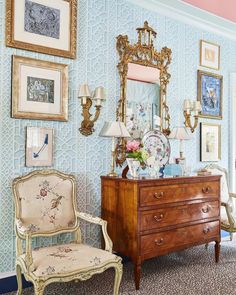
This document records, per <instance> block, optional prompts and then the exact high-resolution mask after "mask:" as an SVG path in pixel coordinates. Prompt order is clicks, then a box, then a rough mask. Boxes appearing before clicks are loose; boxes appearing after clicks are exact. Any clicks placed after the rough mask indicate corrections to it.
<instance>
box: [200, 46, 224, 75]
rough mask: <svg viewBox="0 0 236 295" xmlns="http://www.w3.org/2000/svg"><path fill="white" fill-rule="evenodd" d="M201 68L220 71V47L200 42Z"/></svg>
mask: <svg viewBox="0 0 236 295" xmlns="http://www.w3.org/2000/svg"><path fill="white" fill-rule="evenodd" d="M200 66H202V67H206V68H210V69H214V70H219V69H220V46H219V45H217V44H214V43H211V42H207V41H204V40H201V42H200Z"/></svg>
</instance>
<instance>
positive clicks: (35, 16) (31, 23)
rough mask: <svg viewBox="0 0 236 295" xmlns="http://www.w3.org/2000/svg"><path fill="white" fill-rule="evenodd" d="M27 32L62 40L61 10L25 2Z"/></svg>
mask: <svg viewBox="0 0 236 295" xmlns="http://www.w3.org/2000/svg"><path fill="white" fill-rule="evenodd" d="M24 29H25V31H26V32H29V33H33V34H38V35H43V36H47V37H51V38H55V39H59V38H60V10H59V9H56V8H52V7H48V6H45V5H42V4H39V3H35V2H33V1H29V0H25V18H24Z"/></svg>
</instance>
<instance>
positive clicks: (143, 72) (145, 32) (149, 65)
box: [116, 21, 171, 165]
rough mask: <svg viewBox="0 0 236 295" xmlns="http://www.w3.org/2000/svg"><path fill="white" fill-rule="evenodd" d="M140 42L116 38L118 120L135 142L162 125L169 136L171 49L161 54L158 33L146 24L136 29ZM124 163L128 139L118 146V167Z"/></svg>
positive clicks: (123, 37) (162, 128) (162, 50)
mask: <svg viewBox="0 0 236 295" xmlns="http://www.w3.org/2000/svg"><path fill="white" fill-rule="evenodd" d="M137 33H138V42H137V43H135V44H130V42H129V40H128V36H127V35H125V36H123V35H119V36H118V37H117V44H116V48H117V51H118V54H119V58H120V60H119V63H118V65H117V68H118V71H119V75H120V87H121V91H120V99H119V102H118V107H117V120H120V121H122V122H124V123H125V124H126V127H127V129H128V131H129V132H130V134H131V136H132V138H133V139H142V137H143V135H144V134H145V133H146V132H147V131H150V130H153V129H155V128H156V127H157V126H160V129H161V131H162V132H163V133H164V134H166V135H168V134H169V133H170V115H169V107H168V105H167V101H166V92H167V91H166V90H167V84H168V83H169V80H170V77H171V75H170V74H169V73H168V66H169V64H170V63H171V49H169V48H167V47H163V48H162V49H161V51H160V52H158V51H157V50H156V49H155V48H154V45H153V41H154V39H155V38H156V35H157V34H156V32H155V31H154V30H153V29H152V28H151V27H150V26H149V25H148V22H147V21H145V22H144V26H143V27H142V28H137ZM124 161H125V140H120V142H119V143H118V147H117V164H120V165H121V164H122V163H123V162H124Z"/></svg>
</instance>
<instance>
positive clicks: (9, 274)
mask: <svg viewBox="0 0 236 295" xmlns="http://www.w3.org/2000/svg"><path fill="white" fill-rule="evenodd" d="M15 275H16V272H15V271H11V272H2V273H0V280H1V279H5V278H9V277H14V276H15Z"/></svg>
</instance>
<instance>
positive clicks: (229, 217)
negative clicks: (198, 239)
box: [221, 202, 235, 228]
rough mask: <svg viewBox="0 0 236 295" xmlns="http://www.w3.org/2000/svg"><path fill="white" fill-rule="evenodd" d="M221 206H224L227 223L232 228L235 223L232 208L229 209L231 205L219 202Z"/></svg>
mask: <svg viewBox="0 0 236 295" xmlns="http://www.w3.org/2000/svg"><path fill="white" fill-rule="evenodd" d="M221 206H223V207H225V210H226V214H227V218H228V221H229V225H230V228H234V225H235V222H234V217H233V215H232V213H231V212H232V210H231V207H230V205H229V204H227V203H225V202H221Z"/></svg>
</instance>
